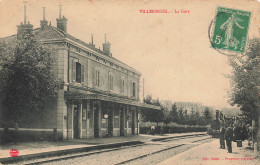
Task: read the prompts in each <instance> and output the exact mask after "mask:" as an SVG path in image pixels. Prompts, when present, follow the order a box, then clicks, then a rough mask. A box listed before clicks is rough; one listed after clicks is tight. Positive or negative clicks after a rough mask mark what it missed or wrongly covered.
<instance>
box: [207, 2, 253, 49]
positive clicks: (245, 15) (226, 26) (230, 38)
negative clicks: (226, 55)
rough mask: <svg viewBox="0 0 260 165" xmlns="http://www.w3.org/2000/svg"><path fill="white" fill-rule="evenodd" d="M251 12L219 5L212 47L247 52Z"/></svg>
mask: <svg viewBox="0 0 260 165" xmlns="http://www.w3.org/2000/svg"><path fill="white" fill-rule="evenodd" d="M250 16H251V12H247V11H241V10H235V9H229V8H224V7H218V10H217V15H216V20H215V28H214V33H213V38H212V47H214V48H217V49H224V50H228V51H235V52H238V53H243V52H245V46H246V41H247V33H248V28H249V23H250Z"/></svg>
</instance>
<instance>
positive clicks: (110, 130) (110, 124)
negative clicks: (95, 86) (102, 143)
mask: <svg viewBox="0 0 260 165" xmlns="http://www.w3.org/2000/svg"><path fill="white" fill-rule="evenodd" d="M108 136H109V137H111V136H113V109H112V106H111V105H110V106H109V109H108Z"/></svg>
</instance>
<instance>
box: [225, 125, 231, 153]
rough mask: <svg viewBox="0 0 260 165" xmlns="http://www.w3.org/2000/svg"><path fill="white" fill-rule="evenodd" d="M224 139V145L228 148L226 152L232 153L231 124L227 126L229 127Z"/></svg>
mask: <svg viewBox="0 0 260 165" xmlns="http://www.w3.org/2000/svg"><path fill="white" fill-rule="evenodd" d="M225 139H226V144H227V148H228V152H229V153H232V139H233V128H232V124H230V125H229V127H228V128H227V130H226V133H225Z"/></svg>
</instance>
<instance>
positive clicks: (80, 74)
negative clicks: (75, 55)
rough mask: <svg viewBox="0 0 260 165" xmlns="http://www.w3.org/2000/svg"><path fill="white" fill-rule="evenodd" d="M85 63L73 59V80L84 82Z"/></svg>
mask: <svg viewBox="0 0 260 165" xmlns="http://www.w3.org/2000/svg"><path fill="white" fill-rule="evenodd" d="M84 78H85V76H84V65H83V64H81V63H79V62H77V61H75V60H73V62H72V81H75V82H78V83H83V82H84Z"/></svg>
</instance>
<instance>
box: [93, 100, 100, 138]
mask: <svg viewBox="0 0 260 165" xmlns="http://www.w3.org/2000/svg"><path fill="white" fill-rule="evenodd" d="M93 111H94V137H99V109H98V105H97V104H94V106H93Z"/></svg>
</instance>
